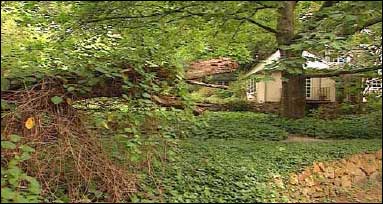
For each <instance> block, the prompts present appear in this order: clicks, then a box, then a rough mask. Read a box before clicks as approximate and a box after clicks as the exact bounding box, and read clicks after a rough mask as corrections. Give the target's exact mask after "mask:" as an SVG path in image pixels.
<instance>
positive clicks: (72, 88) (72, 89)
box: [67, 86, 75, 92]
mask: <svg viewBox="0 0 383 204" xmlns="http://www.w3.org/2000/svg"><path fill="white" fill-rule="evenodd" d="M67 90H68V91H69V92H71V91H74V90H75V88H74V87H72V86H71V87H69V88H68V89H67Z"/></svg>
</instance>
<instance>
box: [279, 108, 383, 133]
mask: <svg viewBox="0 0 383 204" xmlns="http://www.w3.org/2000/svg"><path fill="white" fill-rule="evenodd" d="M280 124H281V125H280V126H281V127H282V128H283V129H285V130H286V131H288V132H289V133H293V134H302V135H307V136H313V137H316V138H323V139H325V138H333V139H353V138H362V139H369V138H382V113H381V112H380V113H379V112H376V113H372V114H368V115H352V116H351V115H349V116H343V117H341V118H338V119H333V120H323V119H316V118H312V117H306V118H303V119H298V120H288V121H284V122H281V123H280Z"/></svg>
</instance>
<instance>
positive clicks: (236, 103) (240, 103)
mask: <svg viewBox="0 0 383 204" xmlns="http://www.w3.org/2000/svg"><path fill="white" fill-rule="evenodd" d="M226 105H227V109H228V110H229V111H249V110H250V109H251V104H250V103H249V102H248V101H246V100H232V101H229V102H228V103H227V104H226Z"/></svg>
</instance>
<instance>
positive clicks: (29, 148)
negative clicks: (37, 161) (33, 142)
mask: <svg viewBox="0 0 383 204" xmlns="http://www.w3.org/2000/svg"><path fill="white" fill-rule="evenodd" d="M19 148H20V149H21V150H23V152H34V151H35V149H33V148H32V147H30V146H28V145H25V144H23V145H21V146H20V147H19Z"/></svg>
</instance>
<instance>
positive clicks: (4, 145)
mask: <svg viewBox="0 0 383 204" xmlns="http://www.w3.org/2000/svg"><path fill="white" fill-rule="evenodd" d="M1 148H4V149H15V148H16V145H15V144H14V143H12V142H10V141H1Z"/></svg>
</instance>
